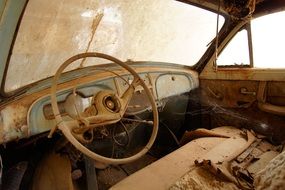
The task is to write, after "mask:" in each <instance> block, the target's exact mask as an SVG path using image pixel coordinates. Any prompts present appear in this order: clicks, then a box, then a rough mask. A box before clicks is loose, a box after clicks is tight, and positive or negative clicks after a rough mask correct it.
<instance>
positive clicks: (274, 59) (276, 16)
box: [217, 11, 285, 69]
mask: <svg viewBox="0 0 285 190" xmlns="http://www.w3.org/2000/svg"><path fill="white" fill-rule="evenodd" d="M284 20H285V11H283V12H278V13H273V14H269V15H266V16H262V17H259V18H256V19H254V20H252V21H251V23H250V26H249V27H250V28H249V27H248V29H243V30H241V31H240V32H238V33H237V34H236V35H235V36H234V37H233V39H232V40H231V41H230V42H229V43H228V45H227V46H226V47H225V48H224V49H223V51H222V52H221V53H220V55H219V57H218V60H217V65H218V67H229V66H230V67H254V68H283V69H284V68H285V51H284V44H285V37H284V34H285V25H284V24H283V23H284ZM248 31H249V32H248ZM250 33H251V37H250V36H249V35H248V34H250ZM250 40H252V41H250ZM249 44H252V46H251V47H252V56H250V55H251V54H250V53H249V52H250V48H249ZM250 57H252V61H251V62H250ZM251 64H252V65H251Z"/></svg>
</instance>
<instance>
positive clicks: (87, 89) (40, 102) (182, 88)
mask: <svg viewBox="0 0 285 190" xmlns="http://www.w3.org/2000/svg"><path fill="white" fill-rule="evenodd" d="M138 74H139V75H140V77H141V78H142V80H144V82H145V83H146V85H147V87H148V88H149V89H150V90H151V92H152V94H153V96H154V98H155V101H156V103H157V107H158V108H160V107H163V104H164V100H165V99H167V98H169V97H172V96H175V95H180V94H183V93H187V92H190V91H191V90H192V89H195V88H197V87H198V85H199V82H198V74H197V73H195V72H194V71H191V70H190V71H189V70H188V71H187V72H186V71H185V72H184V71H169V70H168V71H167V70H166V71H163V70H162V71H148V72H138ZM122 78H123V79H124V80H123V79H122ZM132 80H133V77H132V75H129V74H124V75H121V76H120V77H118V76H112V77H105V78H102V79H98V80H92V81H89V82H85V83H79V84H77V85H76V92H77V93H78V94H80V96H81V98H82V100H83V101H82V102H83V104H84V105H88V104H90V102H91V101H92V97H94V95H96V94H97V93H98V92H100V91H102V90H110V91H113V92H115V93H117V95H119V96H121V95H122V94H123V93H124V92H125V90H126V89H127V88H128V87H129V84H127V82H128V83H131V82H132ZM73 90H74V89H73V88H71V87H67V88H62V89H61V90H59V91H58V93H57V101H58V105H59V109H60V113H61V114H62V116H64V117H69V116H68V114H67V112H68V106H66V105H67V102H68V97H69V95H70V94H72V92H73ZM47 92H49V91H47ZM27 101H32V100H29V99H28V98H27ZM19 105H20V106H19ZM150 108H151V106H150V103H149V101H148V98H147V96H146V95H145V92H144V90H143V88H142V87H141V86H138V87H137V88H136V89H135V93H134V95H133V97H132V99H131V102H130V103H129V105H128V109H127V111H126V113H129V114H132V113H133V114H135V113H139V112H143V111H145V110H148V109H150ZM11 112H14V113H16V114H17V119H16V121H15V118H11V117H7V116H8V115H11ZM20 112H21V113H20ZM1 119H2V121H1V125H2V126H3V127H2V129H4V131H3V132H2V133H3V135H2V137H4V138H0V143H4V142H8V141H11V140H14V139H20V138H26V137H30V136H33V135H36V134H40V133H43V132H47V131H49V130H50V129H51V128H53V127H54V126H55V125H56V123H55V120H54V115H53V112H52V108H51V101H50V95H49V93H46V94H44V95H41V96H40V97H38V98H37V99H35V100H34V101H32V102H31V103H30V104H29V105H25V104H17V106H15V105H13V104H12V105H8V106H6V107H5V108H4V109H2V110H1ZM15 125H17V126H15ZM23 127H24V128H23Z"/></svg>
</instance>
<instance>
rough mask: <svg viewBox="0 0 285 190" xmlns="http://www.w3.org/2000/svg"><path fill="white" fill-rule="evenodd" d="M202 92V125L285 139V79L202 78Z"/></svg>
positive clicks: (271, 139) (276, 139)
mask: <svg viewBox="0 0 285 190" xmlns="http://www.w3.org/2000/svg"><path fill="white" fill-rule="evenodd" d="M262 84H263V85H264V84H265V90H264V93H261V90H260V89H261V86H262ZM200 91H201V93H200V94H201V105H202V109H201V110H202V111H201V113H202V127H207V128H209V127H208V126H211V128H214V127H219V126H223V125H230V126H235V127H238V128H248V129H253V130H255V131H256V132H258V133H261V134H263V135H266V136H268V138H269V140H270V141H272V142H273V143H280V142H282V141H284V136H285V130H284V129H285V117H284V115H285V114H284V115H282V110H283V108H285V106H284V102H285V82H266V81H251V80H213V79H201V80H200ZM276 109H277V111H276ZM203 110H208V111H206V112H205V111H203ZM209 110H210V111H209ZM280 110H281V111H280ZM278 111H279V112H281V114H280V113H278Z"/></svg>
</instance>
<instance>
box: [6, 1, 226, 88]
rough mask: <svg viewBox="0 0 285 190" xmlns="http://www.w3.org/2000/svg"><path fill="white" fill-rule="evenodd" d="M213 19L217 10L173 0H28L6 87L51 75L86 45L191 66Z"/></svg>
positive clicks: (139, 58)
mask: <svg viewBox="0 0 285 190" xmlns="http://www.w3.org/2000/svg"><path fill="white" fill-rule="evenodd" d="M216 19H217V15H216V14H215V13H212V12H209V11H206V10H203V9H200V8H197V7H194V6H191V5H187V4H184V3H181V2H177V1H172V0H156V1H153V0H128V1H126V0H117V1H111V0H103V1H99V0H68V1H66V0H49V1H46V0H30V1H29V3H28V5H27V7H26V10H25V12H24V15H23V18H22V21H21V24H20V27H19V31H18V34H17V37H16V40H15V43H14V47H13V50H12V55H11V58H10V63H9V67H8V70H7V77H6V84H5V91H6V92H9V91H13V90H15V89H17V88H19V87H22V86H25V85H27V84H30V83H32V82H35V81H38V80H41V79H44V78H47V77H49V76H52V75H54V74H55V72H56V70H57V68H58V67H59V66H60V65H61V64H62V63H63V62H64V61H65V60H66V59H68V58H69V57H71V56H73V55H75V54H78V53H83V52H87V51H88V52H93V51H96V52H101V53H105V54H109V55H112V56H114V57H116V58H118V59H121V60H122V61H125V60H127V59H131V60H133V61H159V62H169V63H176V64H183V65H188V66H191V65H193V64H195V63H196V62H197V61H198V60H199V58H200V57H201V56H202V54H203V53H204V52H205V50H206V48H207V44H208V43H209V42H210V41H211V40H212V39H213V38H214V36H215V31H216V30H215V28H216ZM223 22H224V21H223V20H222V21H220V23H221V24H220V26H222V24H223ZM102 63H104V62H100V61H97V60H95V61H94V59H88V60H83V61H81V65H84V66H89V65H96V64H102ZM76 67H77V66H74V67H73V68H69V70H70V69H75V68H76Z"/></svg>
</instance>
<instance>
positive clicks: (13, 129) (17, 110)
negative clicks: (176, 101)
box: [0, 64, 198, 144]
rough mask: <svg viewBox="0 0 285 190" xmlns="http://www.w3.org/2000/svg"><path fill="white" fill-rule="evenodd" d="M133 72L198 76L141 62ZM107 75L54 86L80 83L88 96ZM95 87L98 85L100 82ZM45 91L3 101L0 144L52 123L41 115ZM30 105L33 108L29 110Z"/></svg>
mask: <svg viewBox="0 0 285 190" xmlns="http://www.w3.org/2000/svg"><path fill="white" fill-rule="evenodd" d="M136 71H137V72H139V73H146V72H149V73H156V72H159V73H164V72H174V73H181V74H186V75H189V77H192V80H193V81H198V75H197V73H196V72H193V71H191V70H185V69H183V68H180V69H178V68H165V67H161V66H158V67H154V66H153V67H143V64H142V65H141V66H139V67H136ZM119 73H120V74H122V75H124V74H126V72H122V71H119ZM69 75H70V76H67V78H70V77H72V76H76V74H74V73H70V74H69ZM155 76H158V75H156V74H155ZM109 77H112V74H110V73H108V72H102V73H98V74H96V75H91V76H85V77H80V78H76V79H74V80H71V81H68V82H65V83H63V84H60V85H59V87H58V90H59V91H62V90H64V89H71V88H72V87H73V86H74V85H77V84H82V85H83V86H84V93H87V94H86V95H88V94H89V95H90V94H92V93H96V92H97V91H98V89H97V91H96V90H95V91H94V89H93V90H92V87H91V86H90V85H92V84H96V81H100V80H101V81H102V80H106V79H107V78H109ZM43 82H44V81H43ZM99 86H101V87H102V84H101V85H99ZM114 88H116V87H114ZM177 88H179V86H177ZM117 90H118V89H117ZM49 93H50V89H49V88H46V89H43V90H41V91H39V92H33V93H31V94H30V95H26V96H23V97H21V98H20V99H18V100H15V101H12V102H7V103H5V104H2V105H1V106H0V113H1V116H2V120H1V121H2V122H0V143H1V144H2V143H5V142H9V141H11V140H15V139H21V138H26V137H29V136H32V135H35V134H39V133H41V132H45V131H48V130H50V128H51V127H53V126H54V125H55V122H54V120H47V119H45V117H44V115H43V108H42V106H44V105H46V104H48V103H49V96H47V94H49ZM67 94H68V93H67ZM67 94H66V95H67ZM66 95H62V96H59V101H62V100H64V98H65V97H66ZM44 97H46V98H44ZM42 98H43V99H42ZM38 99H42V100H44V103H43V104H40V106H34V105H33V103H35V102H36V101H37V100H38ZM38 101H40V100H38ZM32 108H33V109H35V110H33V111H31V109H32ZM29 110H30V111H29ZM12 114H15V115H17V117H16V116H13V115H12ZM39 116H40V117H39ZM15 117H16V119H15ZM31 120H36V122H31Z"/></svg>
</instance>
